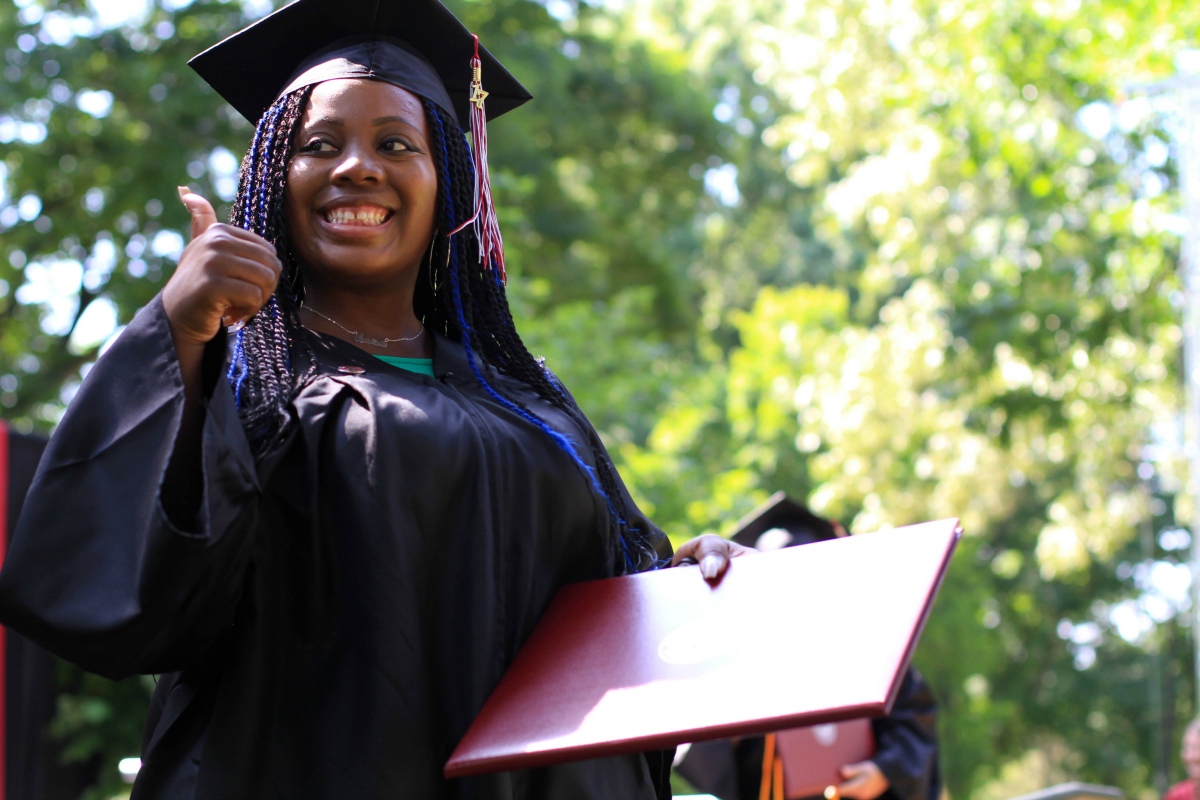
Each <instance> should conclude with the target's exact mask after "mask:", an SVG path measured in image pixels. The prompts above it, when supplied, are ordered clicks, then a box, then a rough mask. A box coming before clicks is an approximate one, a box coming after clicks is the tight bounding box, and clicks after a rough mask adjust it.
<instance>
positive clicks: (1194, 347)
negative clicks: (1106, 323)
mask: <svg viewBox="0 0 1200 800" xmlns="http://www.w3.org/2000/svg"><path fill="white" fill-rule="evenodd" d="M1189 83H1191V84H1192V85H1184V86H1180V88H1179V100H1180V104H1179V105H1180V108H1179V110H1180V119H1179V136H1178V139H1177V146H1178V148H1179V152H1178V156H1179V188H1180V191H1181V192H1182V194H1183V205H1184V231H1183V242H1182V248H1181V250H1182V252H1181V255H1182V262H1183V263H1182V264H1181V267H1182V270H1183V283H1184V306H1183V378H1184V386H1185V389H1186V391H1185V397H1186V403H1187V414H1186V419H1185V420H1184V429H1185V431H1186V436H1187V440H1186V441H1187V455H1188V466H1189V469H1188V473H1189V474H1188V484H1187V485H1188V494H1190V495H1191V498H1192V509H1193V510H1192V642H1193V645H1194V650H1195V659H1194V677H1195V684H1194V688H1195V693H1196V704H1195V706H1194V708H1196V709H1200V89H1198V88H1197V87H1196V86H1195V85H1194V82H1190V81H1189Z"/></svg>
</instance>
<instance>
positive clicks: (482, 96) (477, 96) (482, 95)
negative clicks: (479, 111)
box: [471, 67, 488, 108]
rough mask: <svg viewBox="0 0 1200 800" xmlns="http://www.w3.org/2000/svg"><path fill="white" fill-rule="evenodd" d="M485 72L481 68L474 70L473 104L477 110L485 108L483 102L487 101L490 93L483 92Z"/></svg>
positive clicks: (472, 82) (472, 83)
mask: <svg viewBox="0 0 1200 800" xmlns="http://www.w3.org/2000/svg"><path fill="white" fill-rule="evenodd" d="M482 72H483V70H482V69H481V68H480V67H475V68H474V73H475V74H474V75H473V76H472V78H471V102H472V103H474V104H475V107H476V108H483V101H484V100H486V99H487V96H488V93H487V92H485V91H484V90H483V76H482V75H481V73H482Z"/></svg>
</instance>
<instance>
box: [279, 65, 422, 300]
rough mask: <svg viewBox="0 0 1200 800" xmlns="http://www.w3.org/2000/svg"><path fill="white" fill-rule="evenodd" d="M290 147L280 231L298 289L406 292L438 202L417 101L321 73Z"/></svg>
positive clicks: (396, 90)
mask: <svg viewBox="0 0 1200 800" xmlns="http://www.w3.org/2000/svg"><path fill="white" fill-rule="evenodd" d="M292 153H293V155H292V160H291V163H290V164H289V165H288V180H287V190H286V207H287V219H288V230H289V234H290V238H291V241H292V247H293V250H294V252H295V254H296V256H297V258H298V260H299V262H300V267H301V274H302V275H303V278H304V283H305V288H306V290H307V291H308V292H310V293H311V292H313V291H316V292H318V293H319V292H320V291H321V290H322V288H323V287H326V288H327V287H337V289H339V290H369V291H374V292H378V291H384V292H393V291H405V290H406V291H408V292H409V293H411V290H412V286H413V284H414V282H415V280H416V276H417V270H418V269H419V268H420V264H421V259H422V258H423V256H424V254H425V250H426V248H427V247H428V246H429V240H430V237H431V235H432V234H433V223H434V208H435V205H436V202H437V171H436V169H435V167H434V163H433V159H432V157H431V148H430V144H429V140H428V136H427V132H426V129H425V110H424V108H423V107H422V105H421V101H420V100H419V99H418V98H417V97H416V96H415V95H413V94H412V93H410V92H407V91H405V90H404V89H401V88H400V87H398V86H393V85H391V84H390V83H383V82H381V81H372V80H359V79H341V80H333V81H326V82H325V83H322V84H319V85H318V86H317V87H316V88H315V89H314V90H313V93H312V98H311V100H310V102H309V106H308V109H307V111H305V113H304V117H303V119H301V121H300V127H299V130H298V131H297V133H296V140H295V143H294V145H293V150H292Z"/></svg>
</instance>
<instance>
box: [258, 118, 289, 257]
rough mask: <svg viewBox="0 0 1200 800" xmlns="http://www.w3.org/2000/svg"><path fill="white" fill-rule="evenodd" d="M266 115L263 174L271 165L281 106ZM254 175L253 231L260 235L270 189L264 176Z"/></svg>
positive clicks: (265, 224)
mask: <svg viewBox="0 0 1200 800" xmlns="http://www.w3.org/2000/svg"><path fill="white" fill-rule="evenodd" d="M268 113H269V116H268V118H267V125H266V132H267V144H266V147H265V148H264V152H263V156H262V160H261V161H260V162H259V163H260V164H262V165H263V166H264V170H263V171H264V172H265V166H266V165H268V164H270V163H271V149H272V145H273V144H274V142H275V123H276V122H278V121H279V117H280V115H281V114H282V113H283V106H282V105H276V106H274V107H272V109H271V110H270V112H268ZM255 173H256V174H255V176H254V186H253V189H254V190H256V191H255V194H256V195H257V197H256V198H255V200H256V201H257V202H256V203H255V209H254V211H255V213H254V225H255V227H254V230H255V231H256V232H257V233H262V232H263V231H265V230H266V229H267V194H268V191H269V189H270V187H269V186H268V185H267V181H266V180H265V179H264V178H265V177H266V176H264V175H260V174H259V171H258V170H257V169H256V170H255Z"/></svg>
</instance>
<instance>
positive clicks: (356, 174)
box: [330, 142, 383, 184]
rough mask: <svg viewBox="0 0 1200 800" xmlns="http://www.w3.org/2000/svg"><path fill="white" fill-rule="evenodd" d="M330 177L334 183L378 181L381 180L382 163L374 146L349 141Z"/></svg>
mask: <svg viewBox="0 0 1200 800" xmlns="http://www.w3.org/2000/svg"><path fill="white" fill-rule="evenodd" d="M330 177H331V179H332V181H333V182H334V183H351V184H353V183H380V182H382V181H383V164H382V162H381V161H380V158H379V154H378V153H376V152H375V148H374V147H372V146H371V145H369V144H363V143H358V142H350V143H348V144H347V145H346V148H345V150H343V151H342V158H341V160H340V161H338V163H337V165H336V166H335V167H334V169H333V174H332V175H331V176H330Z"/></svg>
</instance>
